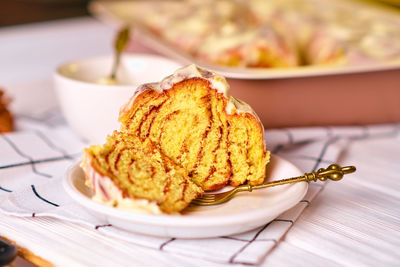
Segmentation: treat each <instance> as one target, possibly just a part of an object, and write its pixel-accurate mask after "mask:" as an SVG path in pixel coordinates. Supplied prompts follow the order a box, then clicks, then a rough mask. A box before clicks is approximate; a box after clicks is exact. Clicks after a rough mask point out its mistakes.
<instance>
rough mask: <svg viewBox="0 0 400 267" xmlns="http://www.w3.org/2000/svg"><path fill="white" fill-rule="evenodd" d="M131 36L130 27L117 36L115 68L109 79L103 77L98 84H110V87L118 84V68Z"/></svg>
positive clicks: (124, 28) (123, 29) (126, 27)
mask: <svg viewBox="0 0 400 267" xmlns="http://www.w3.org/2000/svg"><path fill="white" fill-rule="evenodd" d="M130 35H131V31H130V27H129V26H125V27H123V28H122V29H121V30H120V31H119V32H118V34H117V38H116V39H115V42H114V51H115V57H114V63H113V67H112V69H111V74H110V76H108V77H103V78H101V79H99V80H98V81H97V83H98V84H109V85H114V84H118V82H117V77H116V76H117V70H118V66H119V63H120V59H121V54H122V52H123V51H124V50H125V47H126V45H127V44H128V42H129V39H130Z"/></svg>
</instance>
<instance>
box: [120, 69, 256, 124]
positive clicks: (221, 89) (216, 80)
mask: <svg viewBox="0 0 400 267" xmlns="http://www.w3.org/2000/svg"><path fill="white" fill-rule="evenodd" d="M191 78H200V79H203V80H206V81H208V82H209V83H210V86H211V88H212V89H214V90H216V91H217V92H218V93H220V94H223V95H224V96H225V97H226V98H227V106H226V113H227V114H236V113H250V114H252V115H253V116H254V117H255V118H256V119H257V120H258V121H259V122H260V124H261V125H262V123H261V121H260V119H259V118H258V116H257V114H256V113H255V112H254V110H253V109H252V108H251V107H250V106H249V105H248V104H246V103H245V102H243V101H241V100H238V99H236V98H234V97H232V96H230V95H229V84H228V83H227V81H226V79H225V77H223V76H221V75H218V74H216V73H214V72H211V71H208V70H205V69H202V68H199V67H198V66H196V65H194V64H192V65H188V66H186V67H183V68H180V69H178V70H177V71H175V73H174V74H172V75H170V76H168V77H166V78H164V79H163V80H162V81H161V82H159V83H147V84H143V85H141V86H139V87H138V88H137V89H136V91H135V93H134V94H133V96H132V97H131V98H130V99H129V101H128V102H127V103H126V104H125V105H123V106H122V107H121V110H120V114H124V113H125V112H127V111H129V110H130V109H131V108H132V105H133V103H134V101H135V99H136V97H138V96H139V95H140V94H141V93H143V92H144V91H146V90H149V89H151V90H155V91H157V92H159V93H161V92H162V91H163V90H168V89H171V88H172V87H173V86H174V84H177V83H179V82H181V81H183V80H187V79H191Z"/></svg>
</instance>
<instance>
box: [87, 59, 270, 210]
mask: <svg viewBox="0 0 400 267" xmlns="http://www.w3.org/2000/svg"><path fill="white" fill-rule="evenodd" d="M228 89H229V86H228V84H227V82H226V80H225V78H223V77H222V76H219V75H217V74H215V73H212V72H209V71H206V70H204V69H201V68H198V67H197V66H195V65H190V66H187V67H184V68H181V69H179V70H177V71H176V72H175V73H174V74H173V75H171V76H169V77H167V78H165V79H164V80H162V81H161V82H160V83H151V84H144V85H142V86H140V87H139V88H138V89H137V90H136V92H135V94H134V95H133V96H132V97H131V99H130V100H129V101H128V102H127V103H126V104H125V105H124V106H123V107H121V111H120V117H119V121H120V122H121V128H120V130H119V131H115V132H114V133H113V134H112V135H110V136H108V138H107V142H106V143H105V144H104V145H103V146H91V147H89V148H87V149H85V150H84V157H83V162H82V168H83V170H84V172H85V174H86V179H87V184H88V185H89V186H90V187H91V188H92V190H93V191H94V192H95V196H94V198H95V199H97V200H99V201H101V202H106V203H107V204H109V205H112V206H118V207H122V208H124V207H126V208H129V209H131V210H133V209H134V210H138V211H146V212H150V213H159V212H165V213H174V212H179V211H181V210H182V209H184V208H185V207H186V206H187V205H188V204H189V203H190V202H191V201H192V200H193V199H195V198H196V197H197V196H199V195H200V194H202V193H203V192H204V191H207V190H215V189H220V188H222V187H224V186H225V185H227V184H230V185H233V186H238V185H240V184H243V183H246V182H247V183H249V184H252V185H255V184H260V183H262V182H263V181H264V175H265V165H266V164H267V162H268V160H269V152H267V151H266V150H265V144H264V139H263V126H262V124H261V123H260V121H259V119H258V117H257V115H256V114H255V113H254V111H253V110H252V109H251V108H250V107H249V106H248V105H247V104H245V103H243V102H241V101H239V100H237V99H235V98H233V97H231V96H230V95H229V93H228Z"/></svg>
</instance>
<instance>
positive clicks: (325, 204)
mask: <svg viewBox="0 0 400 267" xmlns="http://www.w3.org/2000/svg"><path fill="white" fill-rule="evenodd" d="M112 34H113V32H112V30H111V29H108V28H107V27H105V26H102V25H101V24H99V23H97V22H95V21H94V20H92V19H74V20H70V21H60V22H53V23H43V24H37V25H30V26H17V27H9V28H5V29H2V30H0V58H1V59H4V60H2V61H1V62H0V83H2V85H4V87H6V89H7V91H8V92H9V93H10V94H11V95H12V96H13V98H14V102H13V106H12V108H13V111H14V112H15V113H16V114H17V122H18V125H17V126H18V128H19V129H20V130H21V132H20V133H18V134H16V135H15V134H12V135H7V136H4V137H3V138H2V141H3V143H5V144H6V145H8V146H10V147H12V144H14V145H15V141H16V140H15V138H17V139H18V138H19V139H18V141H16V142H17V143H18V144H19V145H20V143H21V142H22V143H23V142H24V140H25V141H26V140H27V142H38V143H39V142H44V143H46V138H45V137H47V135H48V134H50V135H51V136H53V138H56V139H57V138H62V135H63V134H68V135H73V133H72V132H71V130H70V129H69V128H68V127H67V126H65V125H64V121H63V118H62V117H61V116H60V115H59V114H60V113H59V112H58V107H57V103H56V101H55V98H54V95H53V91H52V90H51V88H52V87H51V84H50V83H49V82H48V81H49V77H50V76H51V73H52V71H53V69H54V68H55V67H56V66H57V65H58V64H60V63H61V62H63V61H66V60H72V59H75V58H79V57H83V56H90V55H98V54H105V53H109V52H110V47H109V43H110V40H112ZM28 44H29V45H28ZM34 80H36V81H34ZM28 81H29V83H27V82H28ZM33 88H34V89H35V92H34V93H33V94H32V92H31V90H32V89H33ZM28 96H29V97H28ZM38 125H39V128H40V125H43V127H44V128H43V129H42V130H43V132H45V133H46V134H45V135H41V129H39V130H38ZM30 130H34V132H33V133H34V135H35V136H36V137H35V138H33V139H32V136H30V135H31V134H32V131H31V132H30ZM398 133H399V127H398V125H384V126H365V127H350V128H349V127H346V128H338V127H325V128H302V129H285V130H276V131H269V132H268V133H267V141H268V140H269V142H270V144H271V145H272V146H271V145H270V147H269V148H270V149H271V150H272V151H273V152H274V153H277V154H278V155H281V156H282V157H286V158H290V160H291V161H293V162H294V163H295V164H297V165H300V166H304V168H305V169H304V170H305V171H309V170H312V169H315V168H318V167H319V166H320V165H321V164H328V163H331V161H335V160H336V158H337V156H338V155H337V152H340V151H342V155H340V162H343V163H346V164H348V165H350V164H352V165H356V166H357V168H358V171H357V173H356V174H353V175H352V176H351V177H348V178H345V180H343V181H341V182H339V183H330V184H328V185H327V186H326V187H325V188H324V189H323V190H322V187H319V188H318V189H313V190H310V192H309V197H311V198H312V200H313V201H312V202H311V204H308V201H304V202H303V204H304V206H303V207H302V208H300V209H299V211H298V212H297V214H296V215H295V216H294V217H291V218H294V219H293V220H292V221H294V220H295V219H296V218H297V215H299V214H300V212H301V211H303V209H304V208H305V207H306V206H307V208H305V209H304V212H303V213H302V214H301V216H300V218H298V220H297V221H296V222H295V223H294V225H293V226H292V224H293V222H289V224H290V226H291V229H290V231H289V232H288V234H287V235H286V236H285V238H284V240H283V241H280V242H279V244H278V246H277V248H275V249H274V250H272V252H271V253H270V254H269V255H268V256H267V257H266V258H265V260H264V261H262V259H261V262H260V261H259V259H258V258H256V257H257V256H255V260H254V261H251V260H248V258H246V257H244V256H245V255H246V253H247V254H248V255H250V259H251V255H252V253H254V251H253V252H252V251H251V250H252V249H253V248H254V250H256V251H255V252H257V253H254V255H258V256H259V255H262V253H261V254H260V253H259V251H260V250H265V252H267V251H269V250H270V248H271V246H261V247H260V246H259V247H257V246H252V245H249V244H252V243H251V240H252V239H255V238H254V237H255V236H254V235H251V236H249V237H244V238H243V240H244V241H243V240H237V242H243V243H238V245H237V249H236V250H235V249H234V250H233V254H232V253H230V254H229V255H228V256H227V259H226V260H221V259H219V258H218V257H217V258H215V257H214V258H213V257H211V258H210V257H208V256H212V255H206V256H205V257H187V255H188V254H187V253H182V251H184V250H185V248H188V247H190V246H191V244H190V243H188V242H180V241H179V240H178V241H175V240H174V241H173V242H168V240H166V242H168V243H165V244H164V242H163V243H161V245H160V244H158V245H157V246H158V247H159V248H162V249H158V250H155V249H148V248H145V247H143V246H140V245H136V244H132V243H131V242H127V241H121V240H120V239H116V238H112V237H109V236H105V235H104V234H102V233H101V231H96V229H95V230H94V229H93V228H90V227H85V226H82V225H77V224H74V223H71V222H67V221H65V220H57V219H54V218H48V217H37V216H31V217H30V218H18V217H14V216H9V215H0V216H1V218H2V219H1V220H0V235H3V236H6V237H8V238H11V239H13V240H16V241H18V242H19V244H20V245H22V246H24V247H26V248H28V249H30V250H31V251H32V252H34V253H36V254H38V255H39V256H42V257H43V258H45V259H48V260H49V261H51V262H54V263H57V264H60V265H70V264H74V265H78V264H81V265H86V266H87V265H102V266H107V265H111V264H119V265H137V266H141V265H174V266H177V265H178V266H186V265H188V264H191V265H195V266H197V265H204V264H207V265H210V264H214V265H219V264H229V262H231V263H232V262H233V263H235V262H236V263H240V262H242V263H245V264H257V263H262V264H265V265H266V264H273V265H279V266H292V265H298V264H299V262H301V263H302V265H303V264H304V265H306V264H307V265H318V266H319V265H328V266H336V265H345V266H355V265H357V266H378V265H381V264H384V265H385V266H388V265H393V266H395V265H396V263H397V262H399V261H400V256H399V255H398V254H399V253H397V248H398V247H399V245H400V234H399V233H400V231H399V230H400V226H399V225H400V211H399V204H400V203H399V202H400V198H399V193H398V190H399V188H400V187H399V184H400V178H399V176H400V175H399V173H400V172H399V171H400V165H399V162H400V160H399V159H400V156H399V155H398V154H399V152H400V137H399V134H398ZM60 136H61V137H60ZM34 140H36V141H34ZM63 140H65V139H63ZM68 140H70V139H68ZM77 140H79V139H78V138H77ZM47 141H48V140H47ZM333 143H334V146H335V147H337V149H332V147H333V146H331V144H333ZM51 144H52V142H50V143H49V142H47V147H49V146H50V147H51ZM282 144H285V145H282ZM82 145H83V144H82V143H80V142H79V141H76V142H74V143H73V144H67V145H66V146H65V147H63V148H62V149H61V150H60V149H59V151H58V154H60V155H59V156H60V157H65V156H66V155H75V154H77V151H75V149H76V148H81V146H82ZM29 146H32V144H30V145H29ZM314 146H315V148H317V146H318V151H319V152H318V153H314V154H310V153H308V152H309V150H310V147H314ZM5 147H6V146H4V149H3V150H1V151H0V157H2V158H3V162H2V166H8V165H7V164H5V163H4V160H5V159H9V160H10V164H9V165H12V164H15V162H18V161H15V159H14V161H13V159H12V157H8V155H12V153H10V152H7V151H6V149H5ZM33 147H34V146H33ZM328 148H329V149H328ZM17 149H18V148H17ZM53 149H54V147H53ZM68 149H70V150H71V151H69V150H68ZM313 149H314V148H313ZM14 150H15V148H14ZM293 150H295V152H296V153H293ZM313 151H314V150H313ZM14 152H15V151H14ZM20 152H22V151H20ZM327 152H328V153H327ZM5 153H7V154H5ZM43 153H45V152H43ZM330 153H331V154H330ZM14 154H15V153H14ZM17 154H18V153H17ZM26 154H28V155H29V153H25V154H24V152H22V155H25V159H28V161H32V159H29V156H28V157H26V156H27V155H26ZM19 156H21V153H20V155H19ZM22 157H23V156H22ZM23 158H24V157H23ZM67 160H68V159H67ZM32 166H34V165H31V164H28V165H27V168H34V167H32ZM44 168H45V167H44ZM60 168H61V169H63V168H64V167H63V166H60ZM5 170H6V168H3V172H0V175H3V177H0V179H5V177H4V176H5V175H7V171H5ZM0 171H1V170H0ZM21 171H25V172H26V170H24V168H21ZM34 171H35V172H38V173H39V175H43V174H49V173H48V172H46V169H39V170H38V169H35V170H34ZM13 175H15V174H13ZM20 175H23V173H22V174H20ZM49 175H51V174H49ZM7 179H12V177H7ZM0 181H1V180H0ZM11 184H12V183H11ZM0 186H2V184H0ZM317 187H318V186H317ZM7 190H10V189H8V188H6V187H2V190H1V191H3V192H0V194H1V193H3V194H6V193H9V192H7ZM317 193H318V194H317ZM310 194H311V196H310ZM314 196H316V197H315V198H314ZM0 197H1V196H0ZM311 198H310V200H311ZM2 199H4V198H2ZM305 200H309V199H307V198H306V199H305ZM3 207H5V206H3ZM8 214H12V210H8ZM290 226H289V227H287V229H289V228H290ZM97 230H99V228H98V229H97ZM100 230H101V228H100ZM99 232H100V233H99ZM246 238H247V239H246ZM224 242H227V241H226V240H225V241H224V240H222V241H221V244H215V250H216V251H218V250H221V254H223V253H224ZM150 243H151V242H150ZM170 243H171V244H170ZM206 243H207V242H206ZM225 244H227V243H225ZM273 245H275V244H273ZM193 247H194V248H196V244H194V245H193V244H192V249H193ZM88 248H89V249H88ZM245 250H247V252H246V253H243V255H244V256H243V257H244V261H241V260H240V256H241V255H240V253H242V252H243V251H245ZM180 251H181V252H180ZM205 251H206V252H207V250H205ZM236 252H240V253H237V254H235V253H236ZM180 254H183V255H186V256H182V255H180ZM210 254H212V253H210ZM217 254H218V253H216V255H217ZM199 255H201V253H199ZM232 257H234V258H233V259H234V260H233V261H231V259H232ZM95 263H96V264H95Z"/></svg>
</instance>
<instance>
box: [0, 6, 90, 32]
mask: <svg viewBox="0 0 400 267" xmlns="http://www.w3.org/2000/svg"><path fill="white" fill-rule="evenodd" d="M88 2H89V1H88V0H1V1H0V26H7V25H15V24H23V23H30V22H39V21H45V20H54V19H62V18H69V17H79V16H85V15H88V11H87V4H88Z"/></svg>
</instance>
